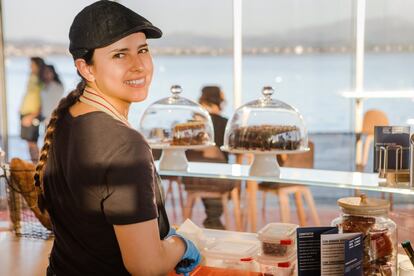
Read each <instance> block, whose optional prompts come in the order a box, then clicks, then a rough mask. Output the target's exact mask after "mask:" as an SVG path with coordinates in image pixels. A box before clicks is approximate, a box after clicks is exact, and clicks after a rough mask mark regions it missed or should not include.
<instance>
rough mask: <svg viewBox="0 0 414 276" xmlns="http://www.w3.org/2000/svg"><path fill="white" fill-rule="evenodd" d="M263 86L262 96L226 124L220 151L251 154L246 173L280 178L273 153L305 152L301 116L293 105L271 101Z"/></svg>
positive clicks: (305, 141)
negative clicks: (252, 157)
mask: <svg viewBox="0 0 414 276" xmlns="http://www.w3.org/2000/svg"><path fill="white" fill-rule="evenodd" d="M273 93H274V90H273V88H272V87H269V86H266V87H264V88H263V90H262V94H263V95H262V97H261V98H260V99H258V100H254V101H251V102H249V103H247V104H245V105H243V106H241V107H239V108H238V109H237V110H236V111H235V113H234V115H233V117H232V118H231V120H229V122H228V123H227V126H226V131H225V134H224V146H223V147H222V150H224V151H228V152H231V153H235V154H245V153H251V154H253V155H254V160H253V163H252V165H251V167H250V171H249V174H250V175H252V176H275V177H279V176H280V169H279V164H278V163H277V159H276V155H277V154H292V153H301V152H304V151H308V150H309V148H308V135H307V131H306V127H305V123H304V121H303V118H302V115H301V114H300V113H299V111H298V110H297V109H296V108H294V107H293V106H291V105H289V104H287V103H284V102H282V101H279V100H276V99H273V98H272V95H273Z"/></svg>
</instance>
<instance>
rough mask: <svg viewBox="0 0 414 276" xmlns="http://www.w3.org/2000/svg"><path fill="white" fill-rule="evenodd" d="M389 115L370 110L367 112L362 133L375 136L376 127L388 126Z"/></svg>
mask: <svg viewBox="0 0 414 276" xmlns="http://www.w3.org/2000/svg"><path fill="white" fill-rule="evenodd" d="M388 124H389V123H388V118H387V115H386V114H385V113H384V112H383V111H381V110H377V109H370V110H368V111H366V112H365V114H364V120H363V122H362V133H363V134H365V135H374V126H387V125H388Z"/></svg>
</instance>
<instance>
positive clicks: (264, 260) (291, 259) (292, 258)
mask: <svg viewBox="0 0 414 276" xmlns="http://www.w3.org/2000/svg"><path fill="white" fill-rule="evenodd" d="M255 259H256V261H257V262H258V263H260V264H265V265H271V266H276V267H282V268H283V267H285V268H288V267H290V266H292V264H294V263H295V262H296V252H292V253H291V254H290V255H288V256H286V257H273V256H267V255H265V254H261V253H259V254H257V255H256V257H255Z"/></svg>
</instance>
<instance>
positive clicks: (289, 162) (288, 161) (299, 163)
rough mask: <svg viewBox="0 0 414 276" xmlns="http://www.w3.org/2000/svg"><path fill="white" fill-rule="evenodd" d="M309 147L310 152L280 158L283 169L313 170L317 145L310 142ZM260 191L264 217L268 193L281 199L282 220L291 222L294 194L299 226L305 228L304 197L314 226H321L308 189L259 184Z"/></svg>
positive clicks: (295, 185)
mask: <svg viewBox="0 0 414 276" xmlns="http://www.w3.org/2000/svg"><path fill="white" fill-rule="evenodd" d="M308 146H309V151H308V152H304V153H300V154H291V155H281V156H278V157H279V158H278V160H279V164H280V165H282V166H283V167H291V168H313V164H314V153H315V145H314V143H313V142H312V141H309V142H308ZM259 190H261V191H262V192H263V194H262V195H263V198H262V199H263V205H262V213H263V216H264V214H265V212H266V193H267V192H271V193H273V194H276V195H277V196H278V197H279V208H280V220H281V221H282V222H290V206H289V195H290V194H294V195H295V202H296V210H297V214H298V219H299V224H300V225H301V226H305V225H306V215H305V211H304V208H303V201H302V195H303V197H304V198H305V200H306V203H307V205H308V207H309V209H310V211H311V215H312V218H313V222H314V224H315V225H316V226H318V225H320V220H319V216H318V212H317V211H316V207H315V202H314V200H313V196H312V193H311V191H310V190H309V188H308V187H306V186H303V185H297V184H278V183H262V184H259Z"/></svg>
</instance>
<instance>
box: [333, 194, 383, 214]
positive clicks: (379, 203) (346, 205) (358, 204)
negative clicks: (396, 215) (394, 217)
mask: <svg viewBox="0 0 414 276" xmlns="http://www.w3.org/2000/svg"><path fill="white" fill-rule="evenodd" d="M338 205H339V206H340V207H341V208H342V211H343V212H344V213H346V214H351V215H383V214H386V213H387V212H388V210H389V208H390V202H389V201H388V200H385V199H379V198H368V197H367V196H366V195H365V194H361V196H359V197H344V198H340V199H339V200H338Z"/></svg>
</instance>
